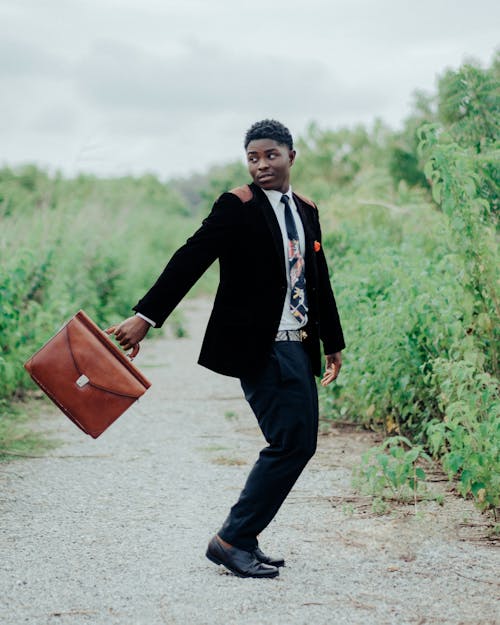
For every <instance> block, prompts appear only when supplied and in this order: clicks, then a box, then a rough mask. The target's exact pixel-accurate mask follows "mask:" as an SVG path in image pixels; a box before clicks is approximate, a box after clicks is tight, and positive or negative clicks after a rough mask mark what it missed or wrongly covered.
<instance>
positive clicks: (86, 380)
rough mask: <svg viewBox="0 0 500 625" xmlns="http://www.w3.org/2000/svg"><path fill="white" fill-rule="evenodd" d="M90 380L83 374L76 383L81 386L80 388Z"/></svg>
mask: <svg viewBox="0 0 500 625" xmlns="http://www.w3.org/2000/svg"><path fill="white" fill-rule="evenodd" d="M89 382H90V380H89V379H88V377H87V376H86V375H81V376H80V377H79V378H78V380H77V381H76V385H77V386H79V387H80V388H83V387H84V386H85V384H88V383H89Z"/></svg>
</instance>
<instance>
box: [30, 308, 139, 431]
mask: <svg viewBox="0 0 500 625" xmlns="http://www.w3.org/2000/svg"><path fill="white" fill-rule="evenodd" d="M24 366H25V368H26V370H27V371H28V372H29V374H30V375H31V377H32V378H33V380H34V381H35V382H36V383H37V384H38V386H40V388H41V389H42V390H43V391H44V392H45V393H46V394H47V395H48V397H50V399H51V400H52V401H53V402H54V403H55V404H56V405H57V406H59V408H60V409H61V410H62V411H63V412H64V414H65V415H66V416H68V417H69V418H70V419H71V420H72V421H73V422H74V423H75V424H76V425H77V426H78V427H79V428H81V429H82V430H83V431H84V432H86V433H87V434H90V436H92V437H93V438H97V437H98V436H99V435H100V434H102V433H103V432H104V430H105V429H106V428H108V427H109V426H110V425H111V424H112V423H113V421H115V420H116V419H118V417H119V416H120V415H121V414H122V413H123V412H125V410H127V408H128V407H129V406H130V405H131V404H133V403H134V402H135V401H137V400H138V399H139V397H140V396H141V395H143V394H144V393H145V392H146V390H147V389H148V388H149V387H150V386H151V382H149V380H147V379H146V378H145V377H144V376H143V375H142V373H141V372H140V371H139V370H138V369H137V367H135V366H134V365H133V364H132V362H131V359H130V358H128V357H127V356H126V355H125V354H124V353H123V352H122V350H121V349H120V348H119V347H117V346H116V345H115V344H114V343H113V342H112V341H111V339H110V338H108V336H107V335H106V334H105V332H104V331H103V330H101V329H100V328H99V327H98V326H97V325H96V324H95V323H94V322H93V321H92V319H90V317H88V316H87V315H86V314H85V313H84V312H83V310H80V311H79V312H77V313H76V315H75V316H74V317H72V318H71V319H70V320H69V321H68V322H67V323H66V324H65V325H64V326H63V327H62V328H61V329H60V330H59V332H58V333H57V334H55V335H54V336H53V337H52V338H51V339H50V340H49V341H48V342H47V343H45V345H44V346H43V347H42V348H41V349H39V350H38V351H37V352H36V353H35V354H34V355H33V356H32V357H31V358H30V359H29V360H28V361H27V362H26V363H25V364H24Z"/></svg>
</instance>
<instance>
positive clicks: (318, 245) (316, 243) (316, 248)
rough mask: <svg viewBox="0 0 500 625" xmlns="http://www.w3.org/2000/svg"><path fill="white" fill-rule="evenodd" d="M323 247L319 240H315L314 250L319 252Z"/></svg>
mask: <svg viewBox="0 0 500 625" xmlns="http://www.w3.org/2000/svg"><path fill="white" fill-rule="evenodd" d="M320 249H321V243H320V242H319V241H314V251H315V252H319V251H320Z"/></svg>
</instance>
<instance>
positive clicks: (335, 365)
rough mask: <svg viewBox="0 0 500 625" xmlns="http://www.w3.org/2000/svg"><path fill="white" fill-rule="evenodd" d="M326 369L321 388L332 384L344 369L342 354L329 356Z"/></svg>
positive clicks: (336, 353) (327, 356)
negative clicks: (341, 369) (342, 368)
mask: <svg viewBox="0 0 500 625" xmlns="http://www.w3.org/2000/svg"><path fill="white" fill-rule="evenodd" d="M325 358H326V369H325V373H324V375H323V378H322V380H321V386H327V385H328V384H330V382H333V381H334V380H336V379H337V376H338V374H339V373H340V368H341V367H342V352H335V353H334V354H327V355H326V356H325Z"/></svg>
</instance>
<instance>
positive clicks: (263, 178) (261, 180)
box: [257, 174, 273, 182]
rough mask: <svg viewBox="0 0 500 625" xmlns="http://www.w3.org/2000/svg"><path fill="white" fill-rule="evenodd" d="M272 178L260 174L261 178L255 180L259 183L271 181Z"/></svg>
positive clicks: (270, 175)
mask: <svg viewBox="0 0 500 625" xmlns="http://www.w3.org/2000/svg"><path fill="white" fill-rule="evenodd" d="M272 178H273V175H272V174H262V175H261V176H259V177H258V178H257V180H258V181H259V182H267V181H268V180H271V179H272Z"/></svg>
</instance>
